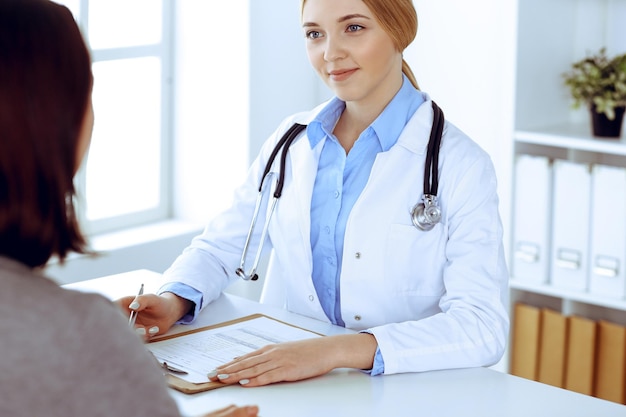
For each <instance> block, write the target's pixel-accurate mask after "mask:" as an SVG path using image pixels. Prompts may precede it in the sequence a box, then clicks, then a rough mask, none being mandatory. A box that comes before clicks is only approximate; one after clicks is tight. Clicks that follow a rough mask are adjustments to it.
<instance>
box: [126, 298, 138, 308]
mask: <svg viewBox="0 0 626 417" xmlns="http://www.w3.org/2000/svg"><path fill="white" fill-rule="evenodd" d="M128 308H130V309H131V310H137V309H138V308H139V301H137V300H135V301H133V302H132V303H130V305H129V306H128Z"/></svg>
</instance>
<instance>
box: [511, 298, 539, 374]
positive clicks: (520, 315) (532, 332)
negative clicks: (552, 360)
mask: <svg viewBox="0 0 626 417" xmlns="http://www.w3.org/2000/svg"><path fill="white" fill-rule="evenodd" d="M512 336H513V342H512V352H511V374H513V375H516V376H519V377H522V378H526V379H531V380H533V381H535V380H537V371H538V358H539V342H540V340H539V339H540V337H541V310H540V309H539V308H537V307H533V306H530V305H526V304H523V303H517V304H515V307H514V312H513V335H512Z"/></svg>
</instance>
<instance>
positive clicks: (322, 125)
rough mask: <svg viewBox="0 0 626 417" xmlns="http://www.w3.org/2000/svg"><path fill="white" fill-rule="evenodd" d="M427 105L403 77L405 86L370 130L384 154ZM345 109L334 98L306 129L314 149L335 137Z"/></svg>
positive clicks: (341, 102) (344, 105)
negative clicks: (333, 133) (335, 130)
mask: <svg viewBox="0 0 626 417" xmlns="http://www.w3.org/2000/svg"><path fill="white" fill-rule="evenodd" d="M424 101H425V98H424V95H423V94H422V93H421V92H420V91H418V90H417V89H415V87H413V84H411V82H410V81H409V79H408V78H407V77H406V76H405V75H403V81H402V86H401V87H400V90H398V93H396V95H395V96H394V97H393V99H392V100H391V101H390V102H389V104H388V105H387V106H386V107H385V109H384V110H383V111H382V113H381V114H380V115H378V117H377V118H376V120H374V122H373V123H372V124H371V125H370V127H369V128H371V129H373V130H374V133H376V137H377V138H378V140H379V141H380V146H381V149H382V150H383V151H387V150H389V148H391V147H392V146H393V145H395V144H396V142H397V141H398V137H399V136H400V133H402V130H403V129H404V126H405V125H406V123H407V122H408V121H409V119H410V118H411V117H412V116H413V114H414V113H415V111H416V110H417V108H418V107H419V106H420V105H421V104H422V103H423V102H424ZM345 108H346V103H345V102H344V101H342V100H340V99H339V98H337V97H333V98H332V99H331V100H330V101H329V102H328V104H327V105H326V106H325V107H324V108H323V109H322V110H321V111H320V112H319V113H318V115H317V116H316V117H315V119H313V121H311V123H310V124H309V125H308V126H307V137H308V138H309V143H310V145H311V148H314V147H315V146H316V145H317V144H318V143H319V142H320V141H321V140H323V139H324V138H326V137H332V132H333V130H334V129H335V125H336V124H337V121H338V120H339V117H340V116H341V113H343V110H344V109H345Z"/></svg>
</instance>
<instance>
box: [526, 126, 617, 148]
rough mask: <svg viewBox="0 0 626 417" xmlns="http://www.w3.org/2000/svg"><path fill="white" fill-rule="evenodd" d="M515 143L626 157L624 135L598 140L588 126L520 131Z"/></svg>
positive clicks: (552, 127)
mask: <svg viewBox="0 0 626 417" xmlns="http://www.w3.org/2000/svg"><path fill="white" fill-rule="evenodd" d="M515 141H516V142H517V143H525V144H530V145H541V146H552V147H555V148H561V149H568V150H579V151H587V152H596V153H603V154H608V155H620V156H624V155H626V138H625V137H624V135H623V134H622V137H621V138H618V139H603V138H596V137H593V136H591V135H590V132H589V125H587V124H578V125H574V124H567V125H557V126H550V127H546V128H542V129H531V130H518V131H516V132H515Z"/></svg>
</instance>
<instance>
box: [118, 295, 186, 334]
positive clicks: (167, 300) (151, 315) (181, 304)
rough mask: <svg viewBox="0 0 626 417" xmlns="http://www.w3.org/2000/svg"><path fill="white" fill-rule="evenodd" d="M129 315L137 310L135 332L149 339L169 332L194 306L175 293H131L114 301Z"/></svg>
mask: <svg viewBox="0 0 626 417" xmlns="http://www.w3.org/2000/svg"><path fill="white" fill-rule="evenodd" d="M114 303H115V304H117V305H118V306H119V307H120V308H121V309H122V311H123V312H124V313H125V314H126V315H127V316H128V315H130V313H131V311H136V312H137V319H136V321H135V332H137V334H139V335H140V336H142V337H143V339H144V340H148V339H150V338H151V337H154V336H157V335H160V334H163V333H165V332H167V331H168V330H169V329H170V327H172V326H173V325H174V323H176V322H177V321H178V320H179V319H180V318H181V317H183V316H184V315H185V314H186V313H187V312H188V311H189V310H190V309H191V308H192V307H193V303H192V302H191V301H189V300H186V299H184V298H180V297H178V296H177V295H175V294H172V293H169V292H164V293H163V294H161V295H156V294H143V295H138V296H134V295H129V296H126V297H122V298H119V299H117V300H115V301H114Z"/></svg>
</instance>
